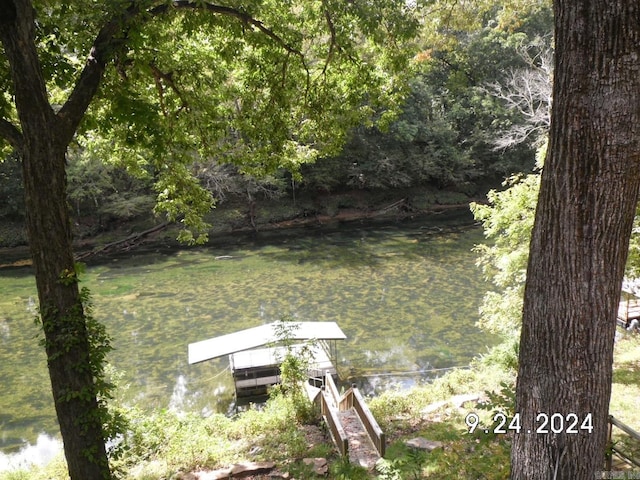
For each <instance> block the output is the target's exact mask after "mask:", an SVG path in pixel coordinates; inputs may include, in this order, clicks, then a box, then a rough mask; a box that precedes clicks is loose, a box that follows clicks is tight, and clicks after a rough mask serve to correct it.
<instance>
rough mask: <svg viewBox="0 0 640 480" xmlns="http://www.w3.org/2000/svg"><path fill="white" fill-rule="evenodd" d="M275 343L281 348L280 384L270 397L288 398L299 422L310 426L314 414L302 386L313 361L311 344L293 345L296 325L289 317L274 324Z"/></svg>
mask: <svg viewBox="0 0 640 480" xmlns="http://www.w3.org/2000/svg"><path fill="white" fill-rule="evenodd" d="M273 328H274V333H275V337H276V344H279V345H282V346H283V347H284V349H285V352H284V355H283V357H282V358H281V359H279V361H280V384H279V385H277V386H275V387H274V388H273V389H272V390H271V397H272V398H273V397H275V396H278V395H284V396H286V397H288V398H289V399H290V400H291V402H292V404H293V406H294V409H295V412H296V418H297V420H298V421H299V422H300V423H311V422H312V421H314V420H315V419H317V416H318V415H317V413H318V412H317V411H316V409H315V407H314V405H313V404H312V403H311V401H310V400H309V397H308V395H307V393H306V390H305V388H304V384H305V383H307V382H308V381H309V368H310V366H311V362H312V360H313V349H314V348H315V344H314V342H312V341H307V342H304V343H295V344H294V338H295V337H294V335H295V331H296V329H297V328H299V325H298V324H297V323H296V322H294V320H293V318H292V317H290V316H283V317H282V318H281V319H280V321H278V322H276V323H275V324H274V327H273Z"/></svg>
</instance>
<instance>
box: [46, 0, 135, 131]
mask: <svg viewBox="0 0 640 480" xmlns="http://www.w3.org/2000/svg"><path fill="white" fill-rule="evenodd" d="M139 13H140V10H139V9H138V7H137V5H136V4H135V2H132V3H131V5H130V6H129V8H127V9H126V10H125V11H123V12H122V13H121V14H120V15H119V16H117V17H114V18H112V19H111V20H110V21H109V22H107V23H106V24H105V25H104V26H103V27H102V28H101V29H100V31H99V32H98V35H97V36H96V39H95V40H94V42H93V45H92V47H91V51H90V53H89V57H88V58H87V61H86V63H85V66H84V68H83V70H82V73H81V74H80V78H78V81H77V82H76V85H75V87H74V89H73V91H72V92H71V95H69V98H68V99H67V101H66V102H65V104H64V105H63V106H62V108H61V109H60V111H59V112H58V115H57V116H58V119H59V120H60V121H61V122H62V125H63V127H62V128H61V130H62V131H61V132H60V133H61V135H62V136H63V137H64V140H66V142H67V143H69V142H70V141H71V138H73V135H74V134H75V132H76V130H77V128H78V125H79V124H80V121H81V120H82V118H83V117H84V115H85V113H86V111H87V108H89V104H90V103H91V101H92V100H93V97H94V96H95V94H96V92H97V91H98V87H99V86H100V82H101V81H102V78H103V75H104V71H105V69H106V66H107V63H109V61H111V60H112V59H113V58H114V56H115V54H116V53H117V51H118V50H120V49H122V48H123V47H124V46H125V44H126V40H125V38H124V37H125V33H126V30H127V25H128V24H129V22H130V21H131V20H132V19H133V18H134V17H136V16H137V15H138V14H139Z"/></svg>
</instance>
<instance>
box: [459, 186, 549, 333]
mask: <svg viewBox="0 0 640 480" xmlns="http://www.w3.org/2000/svg"><path fill="white" fill-rule="evenodd" d="M539 184H540V179H539V175H537V174H530V175H527V176H525V177H514V178H511V179H510V180H509V181H508V182H507V183H506V185H507V186H508V188H507V189H506V190H503V191H495V190H492V191H491V192H489V194H488V195H487V198H488V202H489V204H488V205H481V204H477V203H473V204H472V205H471V210H472V212H473V214H474V217H475V218H476V220H479V221H481V222H482V225H483V227H484V231H485V236H486V237H487V239H488V240H489V241H490V242H491V243H489V244H488V245H479V246H477V247H476V251H477V252H478V253H479V254H480V257H479V260H478V265H479V266H480V267H481V268H482V270H483V272H484V274H485V275H486V276H487V278H488V279H489V280H491V282H492V283H493V284H494V285H495V286H496V287H497V289H498V291H493V292H488V293H487V294H486V295H485V298H484V301H483V303H482V306H481V318H480V321H479V325H480V326H481V327H482V328H484V329H486V330H488V331H490V332H493V333H497V334H499V335H502V336H503V337H505V338H513V337H518V336H519V331H520V330H519V329H520V315H521V313H522V296H523V293H524V282H525V279H526V269H527V261H528V257H529V239H530V236H531V229H532V227H533V220H534V214H535V205H536V203H537V197H538V189H539Z"/></svg>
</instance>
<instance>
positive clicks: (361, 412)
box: [320, 374, 387, 457]
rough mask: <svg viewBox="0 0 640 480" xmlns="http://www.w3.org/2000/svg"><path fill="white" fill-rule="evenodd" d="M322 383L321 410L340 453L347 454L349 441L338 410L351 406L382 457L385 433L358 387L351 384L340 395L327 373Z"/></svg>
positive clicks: (341, 410) (384, 448)
mask: <svg viewBox="0 0 640 480" xmlns="http://www.w3.org/2000/svg"><path fill="white" fill-rule="evenodd" d="M324 383H325V384H324V386H323V387H322V393H321V395H320V405H321V411H322V415H323V417H324V419H325V422H326V423H327V425H328V426H329V429H330V430H331V434H332V435H333V438H334V441H335V443H336V445H337V446H338V449H339V450H340V453H341V454H342V455H347V454H348V449H349V442H348V440H347V436H346V434H345V432H344V429H343V428H342V425H341V424H340V420H339V418H338V412H339V411H340V412H343V411H345V410H349V409H351V408H353V410H354V411H355V412H356V415H357V416H358V418H359V419H360V421H361V422H362V425H364V428H365V429H366V431H367V434H368V435H369V438H371V442H372V443H373V445H374V446H375V447H376V450H377V451H378V453H379V454H380V456H381V457H384V454H385V451H386V443H387V442H386V437H385V434H384V432H383V431H382V429H381V428H380V425H378V422H377V421H376V419H375V418H374V416H373V414H372V413H371V410H369V407H368V406H367V403H366V402H365V401H364V398H363V397H362V394H361V393H360V391H359V390H358V388H357V387H356V386H355V385H353V386H352V387H351V388H350V389H349V390H347V391H346V392H344V393H343V394H342V395H340V394H339V393H338V387H336V384H335V382H334V381H333V378H332V377H331V375H329V374H327V375H325V382H324Z"/></svg>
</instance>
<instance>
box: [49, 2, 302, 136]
mask: <svg viewBox="0 0 640 480" xmlns="http://www.w3.org/2000/svg"><path fill="white" fill-rule="evenodd" d="M170 8H175V9H192V10H206V11H208V12H212V13H216V14H220V15H226V16H229V17H234V18H237V19H238V20H240V21H241V22H243V23H244V24H246V25H250V26H252V27H253V28H256V29H257V30H259V31H260V32H262V33H263V34H265V35H266V36H267V37H269V38H271V39H272V40H273V41H275V42H276V43H277V44H278V45H279V46H280V47H282V48H283V49H284V50H285V51H287V52H289V53H291V54H294V55H296V56H298V57H299V58H300V59H301V61H302V63H303V65H304V68H305V69H306V70H307V71H308V69H307V66H306V64H305V57H304V54H303V53H302V52H301V51H300V50H298V49H297V48H295V47H293V46H292V45H290V44H289V43H287V42H286V41H285V40H284V39H283V38H282V37H280V36H279V35H278V34H276V33H275V32H274V31H273V30H271V29H270V28H268V27H267V26H265V24H264V23H263V22H261V21H260V20H258V19H256V18H254V17H252V16H251V15H249V14H247V13H245V12H243V11H241V10H239V9H236V8H232V7H226V6H222V5H215V4H212V3H201V2H193V1H189V0H175V1H174V2H173V3H172V4H171V5H168V4H166V3H164V4H162V5H157V6H155V7H153V8H151V9H149V10H147V11H143V10H141V9H140V8H139V2H135V1H132V2H131V3H130V5H129V7H128V8H127V9H126V10H124V11H123V12H122V13H121V14H120V15H118V16H115V17H113V18H112V19H111V20H109V21H108V22H107V23H106V24H105V25H104V26H103V27H102V28H101V29H100V31H99V32H98V35H97V37H96V39H95V41H94V42H93V46H92V47H91V52H90V53H89V57H88V58H87V61H86V63H85V66H84V69H83V70H82V73H81V74H80V77H79V78H78V81H77V82H76V85H75V87H74V89H73V91H72V92H71V95H69V98H68V99H67V101H66V102H65V104H64V105H63V106H62V108H61V109H60V111H59V112H58V114H57V116H58V119H59V120H60V122H61V131H60V135H61V137H62V138H61V140H62V141H66V142H67V143H69V142H70V141H71V139H72V138H73V135H74V134H75V132H76V130H77V128H78V125H79V124H80V121H81V120H82V118H83V117H84V114H85V112H86V111H87V108H89V104H90V103H91V101H92V100H93V97H94V96H95V94H96V92H97V91H98V87H99V85H100V83H101V81H102V78H103V75H104V71H105V69H106V66H107V64H108V63H109V62H110V61H111V60H113V59H114V58H115V56H116V55H117V53H118V52H119V51H121V50H122V49H123V48H124V47H125V46H126V42H127V40H126V33H127V30H128V29H129V25H130V24H131V22H132V21H133V20H134V19H137V20H139V19H140V17H142V18H143V20H145V21H146V19H150V18H153V17H157V16H160V15H162V14H165V13H168V12H169V10H170ZM143 14H144V15H143Z"/></svg>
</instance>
